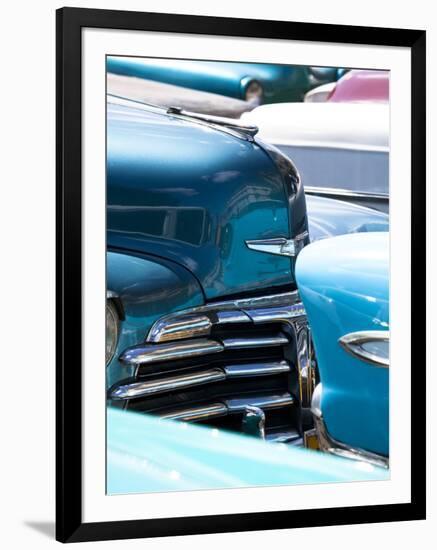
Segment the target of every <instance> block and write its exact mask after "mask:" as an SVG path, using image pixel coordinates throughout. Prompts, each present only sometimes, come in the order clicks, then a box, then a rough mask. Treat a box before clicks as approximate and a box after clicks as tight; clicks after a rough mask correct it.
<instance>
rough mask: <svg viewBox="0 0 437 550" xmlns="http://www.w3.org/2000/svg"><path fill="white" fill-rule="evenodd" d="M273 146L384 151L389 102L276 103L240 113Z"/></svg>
mask: <svg viewBox="0 0 437 550" xmlns="http://www.w3.org/2000/svg"><path fill="white" fill-rule="evenodd" d="M241 120H242V121H244V122H245V123H251V124H255V125H257V126H258V127H259V130H260V131H259V134H258V135H259V137H260V138H261V139H263V140H265V141H268V142H270V143H273V144H274V145H294V146H301V147H331V148H338V149H357V150H363V151H383V152H385V151H388V147H389V122H390V119H389V105H388V104H384V103H330V102H324V103H276V104H270V105H262V106H260V107H256V108H255V109H254V110H253V111H251V112H248V113H243V114H242V116H241Z"/></svg>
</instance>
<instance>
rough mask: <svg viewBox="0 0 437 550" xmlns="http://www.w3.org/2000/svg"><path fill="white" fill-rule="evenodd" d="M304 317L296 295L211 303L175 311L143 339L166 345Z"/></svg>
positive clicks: (290, 293)
mask: <svg viewBox="0 0 437 550" xmlns="http://www.w3.org/2000/svg"><path fill="white" fill-rule="evenodd" d="M304 316H305V308H304V307H303V305H302V302H301V301H300V298H299V294H298V292H297V291H294V292H285V293H283V294H274V295H272V296H260V297H256V298H244V299H240V300H230V301H223V302H215V303H211V304H207V305H204V306H200V307H195V308H191V309H187V310H184V311H178V312H176V313H172V314H170V315H166V316H165V317H162V318H161V319H158V321H156V322H155V323H154V325H153V326H152V328H151V329H150V331H149V334H148V335H147V341H148V342H156V343H158V342H166V341H168V340H182V339H185V338H191V337H197V336H208V335H209V334H211V330H212V328H213V327H214V326H216V325H223V324H227V323H251V322H253V323H262V322H268V321H290V320H292V319H298V318H301V317H304Z"/></svg>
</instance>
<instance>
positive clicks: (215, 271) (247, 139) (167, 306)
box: [106, 97, 388, 465]
mask: <svg viewBox="0 0 437 550" xmlns="http://www.w3.org/2000/svg"><path fill="white" fill-rule="evenodd" d="M107 115H108V117H107V131H108V134H107V247H108V248H107V308H106V330H107V339H106V341H107V348H106V363H107V367H106V369H107V395H108V406H109V409H110V410H112V409H113V408H119V409H121V410H123V411H131V412H137V413H140V414H146V415H152V416H156V417H159V418H160V419H173V420H179V421H184V422H194V423H197V424H203V425H205V424H206V425H208V426H209V427H212V428H216V429H219V430H220V431H223V430H226V431H233V432H237V433H240V434H241V433H243V434H247V435H250V436H256V437H258V438H261V439H265V440H267V441H268V442H279V443H285V444H287V445H292V446H303V445H304V444H307V445H308V446H315V445H316V446H320V447H321V448H323V449H325V450H328V451H333V452H334V451H335V452H337V451H338V449H337V447H336V448H335V449H333V447H332V445H325V443H324V441H323V440H322V439H321V436H322V435H326V434H325V432H327V433H329V434H331V435H332V437H333V438H335V440H336V441H337V440H338V442H339V443H340V442H341V440H342V439H343V443H344V445H345V446H346V447H347V450H348V453H349V455H350V456H355V457H357V458H359V459H360V460H367V461H368V462H369V463H370V462H371V463H374V462H375V456H374V455H375V454H378V456H379V459H380V460H379V462H378V461H377V462H378V464H384V465H386V463H387V456H388V448H387V435H388V428H387V422H386V409H387V403H386V402H385V403H384V400H386V399H387V384H386V383H384V379H382V380H379V379H378V380H377V381H376V382H375V380H374V377H375V376H378V374H375V373H374V372H373V371H372V372H369V374H368V377H366V375H365V373H366V372H367V371H365V367H366V366H367V363H366V364H365V367H364V369H363V370H361V371H360V370H359V367H357V366H356V363H357V361H358V359H357V353H352V352H350V350H349V351H345V349H346V348H348V346H349V348H350V349H351V350H352V348H353V349H354V350H355V351H356V350H357V346H355V347H354V345H355V344H351V345H349V344H350V342H348V341H347V339H346V340H344V341H343V340H341V339H342V338H343V339H344V337H346V336H348V335H350V334H353V333H354V332H359V331H367V330H373V331H383V332H384V337H386V336H387V334H386V333H387V330H386V328H387V327H385V325H382V324H381V325H375V324H374V318H376V311H377V309H378V307H379V304H380V301H381V300H382V301H383V300H385V302H384V304H385V306H384V307H385V308H386V310H383V309H381V314H380V317H378V318H379V319H381V323H387V324H388V319H387V315H386V316H385V317H384V311H385V313H386V312H387V296H385V298H384V296H383V289H379V290H378V288H377V286H375V285H374V286H372V285H371V277H368V276H366V273H367V272H368V273H372V270H373V266H374V265H375V269H378V270H379V271H378V273H379V275H380V276H381V277H383V276H386V274H385V275H384V273H383V272H384V270H383V268H382V267H381V266H380V265H379V264H378V262H377V261H376V260H378V261H381V257H382V256H381V257H379V259H378V258H376V259H375V258H372V255H371V254H370V253H368V251H369V250H370V251H372V250H375V249H376V248H375V247H376V242H377V238H376V237H375V236H374V235H375V232H376V233H377V232H380V233H381V234H382V235H383V236H385V237H386V235H387V231H388V217H387V216H386V215H385V214H383V213H381V212H376V211H372V210H368V209H366V208H362V207H357V206H354V205H348V204H345V203H342V202H339V201H332V200H330V199H323V198H319V197H314V198H311V199H310V198H307V200H306V199H305V194H304V192H303V188H302V185H301V182H300V178H299V174H298V171H297V170H296V168H295V166H294V164H293V163H292V161H291V160H290V159H288V158H287V157H286V156H285V155H284V154H282V153H281V152H280V151H279V150H277V149H275V148H274V147H272V146H270V145H268V144H267V143H264V142H262V141H261V140H259V139H258V138H257V136H256V133H257V128H256V127H253V126H250V125H242V124H241V123H239V122H236V121H230V120H227V119H220V118H217V117H208V116H204V115H196V114H194V113H186V112H184V111H181V110H180V109H172V108H170V109H162V108H159V107H154V106H149V105H145V104H143V103H137V102H133V101H129V100H125V99H123V98H117V97H109V98H108V108H107ZM312 213H314V215H313V214H312ZM341 233H354V234H355V235H351V236H350V237H356V238H357V239H358V238H359V239H361V240H359V241H356V242H355V241H354V242H351V243H350V245H349V244H348V243H349V241H344V242H343V241H341V240H340V241H339V245H338V246H339V247H340V249H341V250H342V253H343V254H344V255H345V256H342V255H339V251H338V250H337V251H336V246H335V245H334V244H333V245H332V246H331V248H330V247H329V243H330V242H332V243H334V241H335V240H336V239H335V238H333V239H328V238H327V237H333V236H335V235H338V234H341ZM337 238H338V239H341V238H342V237H337ZM311 241H314V242H311ZM310 242H311V244H310ZM378 242H379V241H378ZM348 247H349V248H350V249H351V250H352V251H354V249H355V250H361V251H362V253H363V255H365V256H366V258H367V259H368V263H367V264H366V265H364V263H363V262H362V265H361V264H360V265H357V266H356V269H352V268H350V269H349V271H345V270H343V271H340V272H339V277H338V288H336V287H335V285H334V283H335V281H334V278H335V273H336V271H335V267H336V266H337V267H338V269H340V266H341V265H342V264H341V262H342V261H345V258H346V257H347V251H348V250H349V248H348ZM358 247H360V248H358ZM312 250H315V251H316V252H314V253H312ZM381 254H382V255H383V252H381ZM351 257H352V256H351ZM363 257H364V256H363ZM374 261H375V263H374ZM296 262H297V271H296ZM331 264H334V267H333V268H332V269H330V266H331ZM347 265H349V264H347ZM308 266H309V267H308ZM331 267H332V266H331ZM349 267H350V266H349ZM365 270H367V271H365ZM313 271H314V273H312V272H313ZM341 274H343V277H342V278H341V277H340V275H341ZM377 291H378V293H377ZM330 292H332V295H331V294H329V293H330ZM363 296H364V297H365V298H367V299H368V302H369V304H373V306H372V307H374V310H372V309H371V308H370V309H368V310H367V309H366V310H361V309H360V308H361V307H362V304H363V303H364V302H363V300H364V298H363ZM327 297H328V298H329V299H328V298H327ZM372 300H373V301H372ZM336 301H338V302H339V307H337V306H336ZM340 306H341V307H340ZM369 307H370V306H369ZM354 308H355V310H354ZM381 308H382V306H381ZM361 311H366V312H367V311H369V312H371V313H372V312H373V313H372V314H373V315H374V316H373V317H372V315H371V314H370V313H369V314H367V313H366V314H365V315H361V313H360V312H361ZM343 315H347V316H348V317H347V321H348V322H347V323H346V322H342V318H341V316H343ZM366 322H367V323H368V324H367V325H366ZM339 327H340V328H341V329H342V328H347V331H342V330H340V329H339ZM377 336H379V335H377ZM376 339H378V338H376ZM339 340H340V342H339ZM328 344H329V346H328ZM378 345H379V343H378ZM383 345H385V344H383ZM359 346H361V344H358V347H359ZM366 346H367V347H368V346H370V347H371V349H372V350H374V347H375V343H374V342H373V341H370V343H365V345H364V344H363V347H366ZM333 347H334V348H335V350H336V351H337V353H338V354H339V355H341V354H343V355H344V356H343V355H341V357H340V358H341V360H342V362H341V364H340V363H338V361H337V362H336V364H335V365H332V364H331V354H332V349H333ZM337 348H338V349H337ZM364 361H365V359H364ZM347 364H350V369H351V374H352V373H356V378H351V379H349V380H347V379H346V378H347V377H344V378H342V379H339V380H337V381H336V383H335V384H334V383H333V378H335V376H334V377H333V376H331V372H337V370H338V369H340V368H347V367H346V366H344V365H347ZM354 369H355V370H354ZM378 372H379V371H378ZM381 372H382V371H381ZM382 378H383V376H382ZM353 380H356V381H359V382H360V384H359V385H357V386H356V387H352V386H351V384H353ZM320 383H321V384H322V386H323V398H322V403H321V405H320V407H321V410H322V411H323V416H322V415H318V413H317V414H315V413H314V411H315V408H316V406H317V403H318V402H317V401H316V403H315V404H314V403H313V406H312V401H313V400H314V399H316V398H318V395H319V394H320ZM374 383H375V384H380V385H379V386H377V389H378V400H379V401H378V407H379V408H378V407H376V408H375V413H374V414H375V415H374V417H371V418H370V419H369V426H368V430H367V432H366V430H360V431H359V433H358V434H355V437H353V438H352V437H351V433H352V432H353V430H354V427H353V425H352V424H350V425H348V426H343V428H342V423H345V424H348V423H351V422H352V421H353V420H355V419H356V418H357V417H356V416H354V415H353V414H351V415H348V414H347V410H348V408H351V409H352V408H353V407H354V406H355V405H356V403H357V401H356V400H357V399H358V398H359V396H360V392H363V394H364V396H365V395H366V394H367V392H368V391H373V390H374V389H375V388H376V386H374V385H373V384H374ZM365 384H370V385H369V387H368V388H366V385H365ZM316 386H317V387H318V388H319V389H318V390H316V392H315V391H314V390H315V388H316ZM342 391H343V392H351V399H346V400H345V401H344V402H342V403H343V405H342V406H340V405H339V403H340V402H341V399H340V398H339V396H341V394H342ZM375 395H376V394H375ZM363 403H365V400H364V401H362V402H361V404H363ZM373 404H374V403H372V405H373ZM317 410H318V409H317ZM325 410H326V412H325ZM336 410H338V411H339V413H338V417H336V414H337V413H336ZM319 417H321V418H323V419H325V421H326V425H325V424H323V425H322V424H321V421H319V420H320V418H319ZM333 419H334V420H333ZM120 421H122V420H120ZM315 422H316V424H315ZM375 422H380V427H381V429H380V432H379V433H376V432H375V426H374V423H375ZM384 422H385V424H384ZM321 426H324V427H325V428H326V429H325V432H323V431H322V430H321V429H318V431H317V432H314V429H315V428H316V429H317V428H320V427H321ZM190 433H191V432H187V434H190ZM199 433H202V432H199ZM360 434H362V435H363V437H362V438H360ZM147 437H149V436H147ZM317 437H318V439H319V441H317ZM229 441H231V440H229Z"/></svg>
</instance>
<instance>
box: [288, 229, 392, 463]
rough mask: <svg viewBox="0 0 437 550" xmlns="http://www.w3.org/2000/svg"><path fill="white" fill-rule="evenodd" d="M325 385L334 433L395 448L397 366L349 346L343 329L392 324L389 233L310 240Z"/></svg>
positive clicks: (312, 302) (304, 276) (299, 270)
mask: <svg viewBox="0 0 437 550" xmlns="http://www.w3.org/2000/svg"><path fill="white" fill-rule="evenodd" d="M296 277H297V283H298V288H299V293H300V295H301V297H302V300H303V303H304V305H305V309H306V311H307V315H308V320H309V324H310V327H311V330H312V334H313V340H314V347H315V351H316V357H317V362H318V366H319V371H320V379H321V382H322V385H323V393H322V398H321V410H322V414H323V417H324V420H325V423H326V427H327V429H328V432H329V434H330V435H331V436H332V437H333V438H334V439H336V440H338V441H341V442H343V443H345V444H347V445H350V446H352V447H359V448H362V449H366V450H368V451H372V452H375V453H379V454H383V455H388V445H389V407H388V405H389V403H388V391H389V369H388V368H378V367H376V366H374V365H372V364H369V363H365V362H364V361H362V360H360V359H357V358H355V357H353V356H352V355H350V354H349V353H347V352H346V351H345V350H344V349H343V348H342V347H341V345H340V344H339V342H338V340H339V338H341V337H342V336H344V335H346V334H349V333H352V332H356V331H366V330H383V331H387V330H388V329H389V237H388V233H359V234H356V235H344V236H341V237H335V238H333V239H326V240H323V241H319V242H316V243H312V244H310V245H308V246H307V247H306V248H304V249H303V250H302V252H301V253H300V254H299V256H298V259H297V266H296Z"/></svg>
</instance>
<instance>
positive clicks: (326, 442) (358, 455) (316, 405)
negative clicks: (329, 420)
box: [311, 384, 389, 468]
mask: <svg viewBox="0 0 437 550" xmlns="http://www.w3.org/2000/svg"><path fill="white" fill-rule="evenodd" d="M321 398H322V384H317V386H316V389H315V390H314V394H313V400H312V406H311V412H312V414H313V418H314V426H315V429H316V433H317V439H318V441H319V447H320V450H322V451H324V452H327V453H331V454H333V455H336V456H341V457H343V458H349V459H351V460H357V461H360V462H365V463H367V464H371V465H372V466H379V467H380V468H388V467H389V459H388V458H387V457H385V456H381V455H378V454H376V453H372V452H370V451H366V450H364V449H359V448H354V447H350V446H349V445H346V444H345V443H341V442H340V441H337V440H336V439H334V438H333V437H331V436H330V435H329V432H328V430H327V428H326V424H325V421H324V419H323V415H322V411H321Z"/></svg>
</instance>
